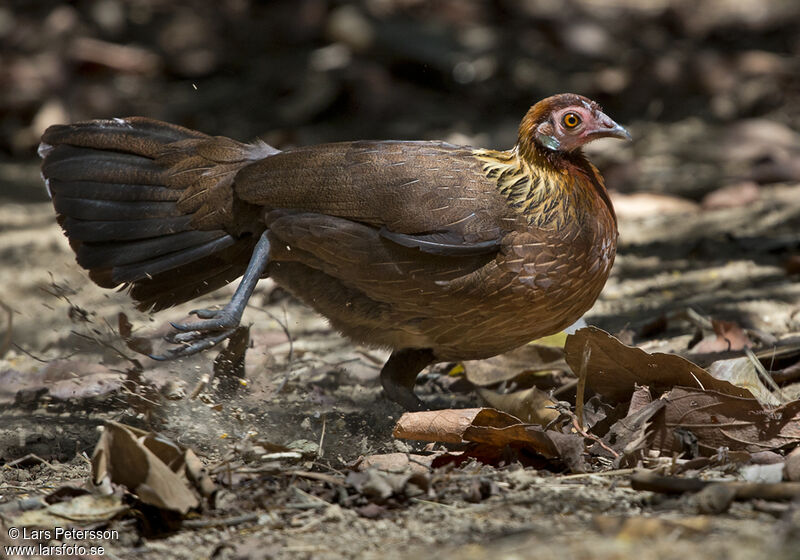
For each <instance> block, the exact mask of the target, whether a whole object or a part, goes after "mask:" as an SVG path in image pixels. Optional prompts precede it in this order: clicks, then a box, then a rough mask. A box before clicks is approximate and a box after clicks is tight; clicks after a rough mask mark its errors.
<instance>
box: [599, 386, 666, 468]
mask: <svg viewBox="0 0 800 560" xmlns="http://www.w3.org/2000/svg"><path fill="white" fill-rule="evenodd" d="M665 404H666V403H665V402H664V401H663V400H657V401H652V402H650V403H648V404H646V405H644V406H642V407H639V408H637V409H635V410H633V411H632V412H630V413H629V414H628V416H626V417H625V418H621V419H620V420H617V421H616V422H615V423H614V424H613V425H612V426H611V428H610V429H609V430H608V434H606V437H605V438H603V441H604V443H605V444H606V445H607V446H608V447H610V448H611V449H613V450H614V451H616V452H617V453H618V457H617V458H615V461H616V463H615V466H616V467H620V466H632V465H635V464H636V463H637V461H638V459H639V455H640V453H639V452H640V451H641V450H643V449H644V448H645V446H646V444H647V440H648V436H649V435H650V433H651V430H650V426H651V421H652V419H653V417H655V416H656V415H657V414H658V413H659V412H661V410H662V409H663V408H664V406H665ZM590 451H592V452H595V453H597V454H600V455H602V454H604V449H603V448H602V446H600V445H594V446H592V448H591V449H590Z"/></svg>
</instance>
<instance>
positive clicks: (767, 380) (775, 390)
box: [744, 347, 791, 404]
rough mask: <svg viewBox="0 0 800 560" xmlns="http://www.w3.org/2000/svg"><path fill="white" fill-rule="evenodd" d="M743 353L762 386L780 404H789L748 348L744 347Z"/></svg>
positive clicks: (765, 369) (787, 399)
mask: <svg viewBox="0 0 800 560" xmlns="http://www.w3.org/2000/svg"><path fill="white" fill-rule="evenodd" d="M744 352H745V354H747V358H748V359H749V360H750V363H751V364H753V367H754V368H756V371H757V372H758V376H759V377H760V378H761V380H762V381H763V382H764V384H765V385H766V386H767V387H769V389H770V391H772V392H773V393H775V394H776V395H777V396H778V399H780V401H781V403H782V404H786V403H787V402H789V401H790V400H791V399H789V398H787V397H786V395H784V393H783V391H782V390H781V388H780V387H778V384H777V383H776V382H775V380H774V379H773V378H772V376H771V375H770V374H769V372H768V371H767V368H765V367H764V365H763V364H762V363H761V361H760V360H759V359H758V357H756V355H755V354H754V353H753V351H752V350H751V349H750V348H747V347H745V349H744Z"/></svg>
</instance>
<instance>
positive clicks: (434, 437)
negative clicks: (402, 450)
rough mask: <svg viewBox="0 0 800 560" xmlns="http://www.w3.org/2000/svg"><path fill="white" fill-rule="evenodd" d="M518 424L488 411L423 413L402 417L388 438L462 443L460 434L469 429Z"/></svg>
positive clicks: (466, 410) (513, 418) (453, 410)
mask: <svg viewBox="0 0 800 560" xmlns="http://www.w3.org/2000/svg"><path fill="white" fill-rule="evenodd" d="M519 423H520V420H519V418H515V417H514V416H511V415H510V414H506V413H504V412H500V411H499V410H494V409H492V408H461V409H445V410H425V411H422V412H406V413H405V414H403V416H401V417H400V420H398V421H397V425H396V426H395V427H394V431H393V432H392V435H393V436H394V437H396V438H400V439H413V440H421V441H437V442H442V443H463V442H464V438H463V435H464V432H465V431H466V430H467V428H469V427H470V426H473V425H478V426H487V427H494V428H505V427H507V426H513V425H514V424H519Z"/></svg>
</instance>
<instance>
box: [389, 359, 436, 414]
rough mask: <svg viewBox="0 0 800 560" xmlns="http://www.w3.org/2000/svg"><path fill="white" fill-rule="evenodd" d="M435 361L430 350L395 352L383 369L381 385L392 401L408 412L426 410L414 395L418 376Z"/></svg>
mask: <svg viewBox="0 0 800 560" xmlns="http://www.w3.org/2000/svg"><path fill="white" fill-rule="evenodd" d="M434 361H435V357H434V355H433V351H432V350H431V349H429V348H425V349H422V350H421V349H418V348H404V349H402V350H395V351H394V352H392V355H391V356H389V359H388V360H387V361H386V363H385V364H384V366H383V369H381V385H383V390H384V392H385V393H386V396H387V397H389V399H390V400H393V401H394V402H396V403H398V404H400V405H401V406H402V407H403V408H405V409H406V410H425V409H426V406H425V405H424V404H423V403H422V401H421V400H419V397H417V396H416V395H415V394H414V383H415V382H416V380H417V375H418V374H419V372H421V371H422V370H423V369H425V367H426V366H429V365H430V364H432V363H433V362H434Z"/></svg>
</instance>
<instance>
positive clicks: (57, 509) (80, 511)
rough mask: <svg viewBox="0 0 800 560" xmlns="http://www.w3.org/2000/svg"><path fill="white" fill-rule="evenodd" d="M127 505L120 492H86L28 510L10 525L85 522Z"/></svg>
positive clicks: (117, 512) (107, 516) (110, 516)
mask: <svg viewBox="0 0 800 560" xmlns="http://www.w3.org/2000/svg"><path fill="white" fill-rule="evenodd" d="M128 509H129V507H128V506H127V505H125V504H123V503H122V498H120V497H119V496H115V495H110V496H99V495H96V494H85V495H83V496H76V497H74V498H72V499H70V500H67V501H63V502H56V503H54V504H48V505H46V506H45V507H44V508H42V509H36V510H32V511H25V512H23V513H21V514H20V515H18V516H17V517H14V518H13V519H11V520H10V521H9V525H10V526H16V527H38V528H42V527H46V528H51V527H52V528H55V527H65V526H86V525H91V524H96V523H102V522H105V521H109V520H111V519H113V518H114V517H116V516H118V515H120V514H122V513H124V512H126V511H128Z"/></svg>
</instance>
